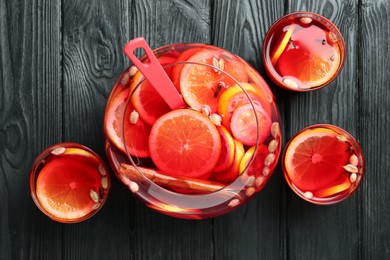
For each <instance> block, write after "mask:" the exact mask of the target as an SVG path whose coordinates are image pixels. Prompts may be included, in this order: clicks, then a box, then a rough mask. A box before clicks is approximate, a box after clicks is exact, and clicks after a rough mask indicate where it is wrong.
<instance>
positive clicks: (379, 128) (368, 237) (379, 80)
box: [358, 0, 390, 259]
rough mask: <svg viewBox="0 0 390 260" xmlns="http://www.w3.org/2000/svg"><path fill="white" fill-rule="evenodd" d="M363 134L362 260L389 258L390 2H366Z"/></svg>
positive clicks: (362, 32)
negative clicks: (364, 165)
mask: <svg viewBox="0 0 390 260" xmlns="http://www.w3.org/2000/svg"><path fill="white" fill-rule="evenodd" d="M360 13H361V19H360V22H361V27H360V41H359V42H360V45H359V52H360V53H362V55H361V56H360V59H359V66H360V67H359V71H360V73H359V83H360V84H359V97H360V99H359V104H360V106H359V128H358V129H359V132H360V136H359V139H360V142H361V145H362V148H363V151H364V153H365V158H366V175H365V179H364V181H363V186H362V191H363V194H361V202H360V203H361V208H362V212H361V214H362V220H361V223H360V228H361V230H362V241H361V244H362V258H363V259H369V258H370V259H388V258H390V248H389V242H390V222H389V220H388V219H389V217H388V216H389V215H390V208H389V201H390V192H389V186H390V178H389V169H390V149H389V147H390V138H389V129H390V113H389V108H390V83H389V82H390V76H389V75H390V74H389V71H390V63H389V54H390V52H389V41H388V39H389V37H390V24H389V21H390V2H389V1H369V0H365V1H362V5H361V12H360Z"/></svg>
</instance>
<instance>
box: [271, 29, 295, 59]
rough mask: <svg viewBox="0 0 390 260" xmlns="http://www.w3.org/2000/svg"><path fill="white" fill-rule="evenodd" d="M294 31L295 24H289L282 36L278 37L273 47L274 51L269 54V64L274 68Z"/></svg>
mask: <svg viewBox="0 0 390 260" xmlns="http://www.w3.org/2000/svg"><path fill="white" fill-rule="evenodd" d="M294 29H295V24H291V25H290V26H289V27H288V29H287V31H285V32H284V33H283V34H282V36H280V38H279V40H278V42H277V44H276V45H275V48H274V50H273V51H272V54H271V62H272V65H274V66H275V64H276V62H278V59H279V57H280V55H282V53H283V51H284V50H285V49H286V47H287V44H288V42H289V41H290V39H291V35H292V33H293V31H294Z"/></svg>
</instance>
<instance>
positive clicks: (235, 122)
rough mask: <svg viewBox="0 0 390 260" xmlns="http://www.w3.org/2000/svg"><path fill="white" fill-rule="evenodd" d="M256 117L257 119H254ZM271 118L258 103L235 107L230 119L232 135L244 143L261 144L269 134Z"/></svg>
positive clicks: (250, 144)
mask: <svg viewBox="0 0 390 260" xmlns="http://www.w3.org/2000/svg"><path fill="white" fill-rule="evenodd" d="M256 118H257V120H256ZM271 124H272V120H271V118H270V117H269V115H268V114H267V113H266V112H265V111H264V109H263V107H262V106H261V105H259V104H253V105H252V104H250V103H249V104H244V105H241V106H239V107H237V108H236V109H235V110H234V112H233V115H232V119H231V121H230V128H231V130H232V134H233V136H234V137H235V138H236V139H237V140H239V141H240V142H242V143H243V144H244V145H249V146H253V145H255V144H257V143H258V144H261V143H262V142H264V141H265V139H267V137H268V136H269V135H270V131H271Z"/></svg>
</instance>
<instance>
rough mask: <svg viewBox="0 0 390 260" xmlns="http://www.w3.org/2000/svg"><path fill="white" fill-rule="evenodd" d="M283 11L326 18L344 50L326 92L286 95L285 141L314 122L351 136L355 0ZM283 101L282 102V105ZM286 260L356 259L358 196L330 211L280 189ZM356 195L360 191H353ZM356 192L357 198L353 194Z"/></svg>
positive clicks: (294, 5)
mask: <svg viewBox="0 0 390 260" xmlns="http://www.w3.org/2000/svg"><path fill="white" fill-rule="evenodd" d="M288 11H289V12H293V11H311V12H316V13H319V14H322V15H324V16H325V17H327V18H328V19H330V20H331V21H332V22H333V23H334V24H335V25H336V26H338V27H339V29H340V31H341V32H342V34H343V36H344V39H345V41H346V45H347V54H346V62H345V66H344V68H343V70H342V72H341V74H340V75H339V76H338V77H337V79H336V80H335V81H334V82H332V83H331V84H330V85H328V86H327V87H326V88H323V89H320V90H317V91H313V92H308V93H300V94H295V95H293V94H292V95H289V96H287V98H288V101H287V102H288V104H286V107H285V109H288V111H289V112H286V113H285V117H284V122H285V137H286V140H289V139H290V138H291V136H292V135H294V134H295V133H296V132H298V131H299V130H301V129H302V128H304V127H306V126H308V125H312V124H316V123H330V124H334V125H337V126H340V127H342V128H344V129H346V130H347V131H348V132H350V133H351V134H352V135H355V136H356V135H359V134H360V133H357V132H356V129H357V126H358V118H357V116H358V102H359V97H358V77H357V70H358V63H357V57H358V52H357V46H358V45H357V41H356V38H357V37H358V1H353V0H352V1H351V0H350V1H288ZM282 102H283V101H282ZM286 189H287V192H286V194H287V197H286V205H287V211H286V219H287V225H286V226H287V234H286V235H287V256H288V258H289V259H308V258H312V257H313V256H315V258H316V259H340V258H341V259H357V258H358V256H359V243H360V239H361V234H360V232H359V228H358V223H359V221H360V216H359V205H358V201H359V194H355V195H354V196H352V197H351V198H349V199H348V200H347V201H344V202H342V203H340V204H336V205H332V206H316V205H312V204H309V203H307V202H304V201H303V200H301V199H300V198H299V197H298V196H297V195H295V194H293V192H292V191H291V190H290V188H288V187H287V186H286ZM359 192H360V191H359ZM359 192H358V193H359Z"/></svg>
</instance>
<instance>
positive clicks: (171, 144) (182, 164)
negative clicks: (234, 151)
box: [149, 109, 221, 178]
mask: <svg viewBox="0 0 390 260" xmlns="http://www.w3.org/2000/svg"><path fill="white" fill-rule="evenodd" d="M149 149H150V156H151V158H152V160H153V162H154V163H155V165H156V166H157V168H158V169H160V170H161V171H163V172H164V173H167V174H168V175H171V176H175V177H192V178H201V177H203V176H205V175H207V176H208V174H209V173H210V172H211V170H212V169H213V168H214V166H215V165H216V163H217V161H218V159H219V155H220V152H221V138H220V136H219V133H218V130H217V128H216V126H215V125H214V124H213V123H212V122H211V120H210V119H209V118H208V117H206V116H204V115H203V114H201V113H199V112H197V111H194V110H189V109H178V110H174V111H171V112H168V113H167V114H165V115H163V116H161V117H160V118H159V119H157V120H156V122H155V123H154V125H153V127H152V129H151V132H150V138H149Z"/></svg>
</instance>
